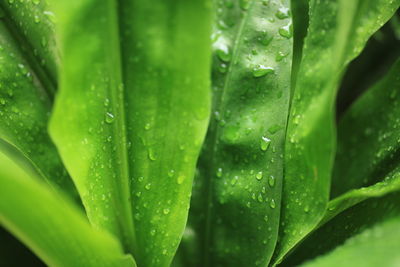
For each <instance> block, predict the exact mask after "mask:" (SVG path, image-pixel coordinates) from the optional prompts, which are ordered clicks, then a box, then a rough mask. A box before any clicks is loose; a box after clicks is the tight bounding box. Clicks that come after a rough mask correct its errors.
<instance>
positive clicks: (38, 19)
mask: <svg viewBox="0 0 400 267" xmlns="http://www.w3.org/2000/svg"><path fill="white" fill-rule="evenodd" d="M34 20H35V23H39V22H40V17H39V16H38V15H35V17H34Z"/></svg>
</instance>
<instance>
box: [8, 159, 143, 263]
mask: <svg viewBox="0 0 400 267" xmlns="http://www.w3.org/2000/svg"><path fill="white" fill-rule="evenodd" d="M0 163H1V166H2V167H1V169H0V223H1V225H2V226H4V227H5V228H6V229H8V230H9V231H10V232H12V233H13V234H15V235H16V236H17V237H18V238H19V239H20V240H22V241H23V242H24V243H25V244H27V246H28V247H29V248H30V249H32V250H33V251H34V252H35V253H36V254H37V255H38V256H39V257H40V258H41V259H42V260H43V261H44V262H46V264H48V265H49V266H68V267H73V266H104V267H105V266H107V267H112V266H115V267H117V266H118V267H119V266H126V267H134V266H136V264H135V262H134V261H133V259H132V257H131V256H127V255H124V253H123V251H122V248H121V245H120V244H119V242H118V241H117V240H115V239H114V238H113V237H112V236H110V235H109V234H108V233H106V232H101V231H97V230H94V229H93V228H92V227H91V226H90V225H89V223H88V222H87V220H86V218H85V217H84V215H83V214H82V213H81V211H80V210H79V209H78V208H77V207H76V206H75V205H74V204H73V203H71V202H70V201H68V200H66V199H64V198H63V196H60V195H59V194H56V193H54V192H53V191H52V190H51V189H50V188H49V187H48V186H47V185H45V184H43V183H42V182H40V181H38V179H37V177H32V175H28V174H27V173H26V172H24V171H23V170H22V169H21V168H19V167H18V166H17V165H16V164H15V163H14V162H13V161H11V160H10V159H9V158H7V157H6V156H5V155H4V154H3V153H0ZM71 255H74V256H73V257H72V256H71Z"/></svg>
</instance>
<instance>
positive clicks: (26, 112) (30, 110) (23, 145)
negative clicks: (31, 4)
mask: <svg viewBox="0 0 400 267" xmlns="http://www.w3.org/2000/svg"><path fill="white" fill-rule="evenodd" d="M1 3H2V4H4V5H7V4H5V1H2V2H1ZM2 11H3V9H2V5H0V13H1V12H2ZM3 16H5V15H4V14H3ZM6 18H8V17H2V18H1V16H0V66H1V68H0V140H2V141H3V142H6V143H8V144H9V145H12V146H14V147H15V148H17V149H18V150H19V151H20V152H21V153H22V154H23V155H24V156H25V157H26V158H27V159H28V160H30V161H31V162H32V164H33V165H34V166H35V168H36V169H37V171H38V172H39V173H40V174H41V176H42V177H43V178H44V179H45V180H46V181H48V182H50V183H51V184H52V186H53V187H55V188H56V189H59V190H62V191H65V192H67V193H69V194H70V195H73V196H76V193H75V188H74V186H73V184H72V181H71V180H70V178H69V176H68V174H67V172H66V170H65V169H64V168H63V166H62V163H61V160H60V158H59V156H58V154H57V151H56V148H55V147H54V145H53V143H52V142H51V140H50V137H49V135H48V134H47V121H48V118H49V113H50V109H51V103H52V101H51V91H52V90H53V89H50V88H49V87H47V85H48V84H47V83H43V82H42V80H41V79H40V78H41V77H40V76H38V74H37V71H38V70H40V69H41V68H40V66H39V68H37V67H38V66H37V65H35V62H33V61H31V60H30V59H28V58H27V57H26V55H27V54H29V53H30V52H29V51H25V52H24V50H23V49H24V48H23V47H22V46H21V43H20V40H19V39H18V38H16V37H15V34H14V25H13V24H12V23H11V22H10V21H9V20H8V19H6Z"/></svg>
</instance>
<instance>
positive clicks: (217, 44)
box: [182, 1, 292, 266]
mask: <svg viewBox="0 0 400 267" xmlns="http://www.w3.org/2000/svg"><path fill="white" fill-rule="evenodd" d="M289 9H290V5H289V1H243V2H240V3H238V2H236V3H233V2H229V3H225V1H218V2H217V8H216V13H217V14H216V15H215V24H214V25H215V26H214V33H213V48H214V57H213V59H214V62H213V103H214V106H213V118H212V122H211V125H210V129H209V132H208V135H207V140H206V144H205V148H204V150H203V152H202V156H201V158H200V163H199V173H198V174H199V175H198V177H197V178H196V179H197V182H196V183H197V186H196V187H195V188H194V191H195V192H194V198H193V209H192V210H191V218H190V226H189V227H188V228H187V233H188V234H190V233H191V232H192V233H193V230H194V231H195V235H196V237H195V240H190V238H188V239H186V243H184V244H183V246H182V250H183V251H186V252H188V254H189V256H186V257H187V258H189V260H187V259H186V260H187V261H186V264H193V265H200V266H214V265H215V266H243V265H250V266H253V265H265V264H267V263H268V262H269V259H270V257H271V255H272V252H273V249H274V247H275V243H276V239H277V230H278V224H279V210H280V195H281V184H282V176H283V162H282V153H283V143H284V135H285V127H286V119H287V113H288V105H289V98H290V79H289V77H290V70H291V57H292V22H291V17H290V10H289ZM191 227H193V228H191ZM196 250H199V251H200V252H201V253H198V254H196V255H197V256H196V258H197V259H198V260H197V262H193V260H192V259H194V258H195V257H194V256H190V255H191V252H193V251H195V252H196ZM195 261H196V260H195Z"/></svg>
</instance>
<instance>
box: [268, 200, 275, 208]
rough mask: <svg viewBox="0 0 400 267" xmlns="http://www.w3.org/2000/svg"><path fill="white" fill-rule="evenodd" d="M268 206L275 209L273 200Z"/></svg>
mask: <svg viewBox="0 0 400 267" xmlns="http://www.w3.org/2000/svg"><path fill="white" fill-rule="evenodd" d="M269 206H270V207H271V208H272V209H275V207H276V204H275V200H274V199H271V201H270V202H269Z"/></svg>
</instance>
